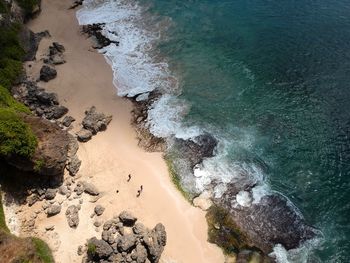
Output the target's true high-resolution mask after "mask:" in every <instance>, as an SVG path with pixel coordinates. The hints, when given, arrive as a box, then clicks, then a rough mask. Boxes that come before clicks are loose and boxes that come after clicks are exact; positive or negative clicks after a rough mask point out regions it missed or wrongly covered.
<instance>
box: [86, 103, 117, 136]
mask: <svg viewBox="0 0 350 263" xmlns="http://www.w3.org/2000/svg"><path fill="white" fill-rule="evenodd" d="M111 120H112V116H106V115H104V114H103V113H97V112H96V108H95V107H94V106H92V107H91V108H90V109H89V110H88V111H85V117H84V119H83V122H82V124H83V127H84V128H85V129H87V130H89V131H91V132H92V134H96V133H97V132H99V131H103V130H105V129H106V128H107V125H108V124H109V123H110V122H111Z"/></svg>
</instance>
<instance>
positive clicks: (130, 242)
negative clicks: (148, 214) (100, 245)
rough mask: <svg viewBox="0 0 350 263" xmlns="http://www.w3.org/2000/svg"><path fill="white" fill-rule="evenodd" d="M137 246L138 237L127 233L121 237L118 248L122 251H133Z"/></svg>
mask: <svg viewBox="0 0 350 263" xmlns="http://www.w3.org/2000/svg"><path fill="white" fill-rule="evenodd" d="M135 246H136V237H135V235H134V234H126V235H124V236H121V237H120V238H119V242H118V250H119V251H120V252H128V251H131V250H132V249H133V248H134V247H135Z"/></svg>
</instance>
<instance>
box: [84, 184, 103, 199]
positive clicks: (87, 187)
mask: <svg viewBox="0 0 350 263" xmlns="http://www.w3.org/2000/svg"><path fill="white" fill-rule="evenodd" d="M81 184H82V185H83V188H84V192H85V193H87V194H89V195H94V196H96V195H99V194H100V191H99V190H98V189H97V187H96V186H95V185H93V184H92V183H88V182H85V181H83V182H81Z"/></svg>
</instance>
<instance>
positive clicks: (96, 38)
mask: <svg viewBox="0 0 350 263" xmlns="http://www.w3.org/2000/svg"><path fill="white" fill-rule="evenodd" d="M104 25H105V24H104V23H98V24H91V25H83V26H82V27H81V31H82V33H84V34H87V35H88V37H90V38H91V39H92V41H93V46H92V47H93V48H94V49H101V48H103V47H106V46H109V45H110V44H112V43H113V44H115V45H117V46H118V45H119V42H118V41H113V40H110V39H109V38H107V37H105V36H104V35H103V34H102V30H103V26H104Z"/></svg>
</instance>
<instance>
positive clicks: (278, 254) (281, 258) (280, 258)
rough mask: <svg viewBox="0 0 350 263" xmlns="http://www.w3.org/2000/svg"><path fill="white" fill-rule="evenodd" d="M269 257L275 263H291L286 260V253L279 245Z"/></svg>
mask: <svg viewBox="0 0 350 263" xmlns="http://www.w3.org/2000/svg"><path fill="white" fill-rule="evenodd" d="M269 256H270V257H273V258H274V259H275V260H276V262H277V263H291V262H290V261H289V260H288V251H287V250H286V249H285V248H284V247H283V246H282V245H281V244H277V245H275V247H274V248H273V252H271V253H270V254H269Z"/></svg>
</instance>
